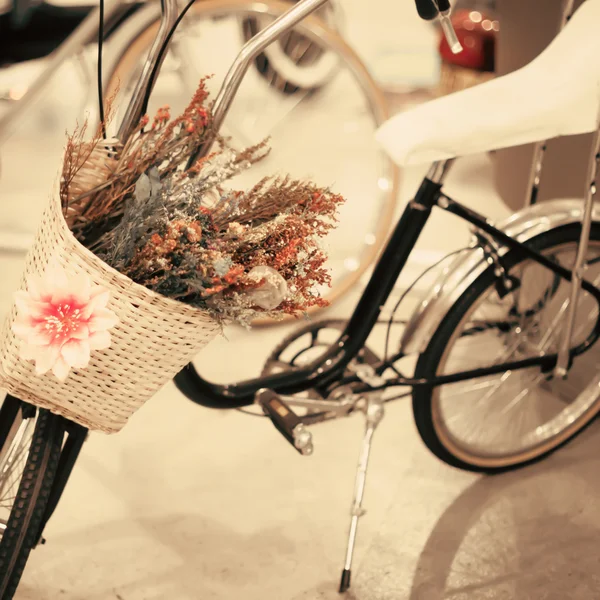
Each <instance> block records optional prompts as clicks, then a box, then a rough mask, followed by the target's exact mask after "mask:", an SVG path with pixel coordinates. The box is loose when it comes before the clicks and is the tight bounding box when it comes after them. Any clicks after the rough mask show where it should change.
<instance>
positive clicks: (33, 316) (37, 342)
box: [12, 264, 119, 381]
mask: <svg viewBox="0 0 600 600" xmlns="http://www.w3.org/2000/svg"><path fill="white" fill-rule="evenodd" d="M109 296H110V293H109V291H108V290H106V289H105V288H103V287H102V286H100V285H97V284H94V283H92V281H91V280H90V278H89V277H88V276H87V275H76V276H73V275H68V274H67V273H66V272H65V270H64V269H62V268H61V267H59V266H58V265H55V264H54V265H51V266H49V267H48V270H47V271H46V273H45V274H44V275H43V277H37V276H32V277H29V278H28V279H27V291H19V292H17V293H16V294H15V304H16V306H17V318H16V319H15V322H14V323H13V326H12V330H13V332H14V333H15V335H16V336H17V337H18V338H20V339H21V352H20V356H21V358H22V359H24V360H33V361H35V371H36V373H37V374H38V375H43V374H44V373H47V372H48V371H50V370H52V372H53V373H54V375H55V376H56V377H57V378H58V379H59V380H60V381H64V380H65V379H66V378H67V376H68V375H69V371H70V370H71V369H72V368H76V369H82V368H84V367H86V366H87V364H88V363H89V361H90V353H91V352H92V350H103V349H105V348H108V347H109V346H110V342H111V339H110V333H109V332H108V330H109V329H111V328H112V327H114V326H115V325H116V324H117V323H118V322H119V319H118V318H117V316H116V315H115V314H114V313H113V312H112V311H111V310H109V309H108V308H106V306H107V304H108V300H109Z"/></svg>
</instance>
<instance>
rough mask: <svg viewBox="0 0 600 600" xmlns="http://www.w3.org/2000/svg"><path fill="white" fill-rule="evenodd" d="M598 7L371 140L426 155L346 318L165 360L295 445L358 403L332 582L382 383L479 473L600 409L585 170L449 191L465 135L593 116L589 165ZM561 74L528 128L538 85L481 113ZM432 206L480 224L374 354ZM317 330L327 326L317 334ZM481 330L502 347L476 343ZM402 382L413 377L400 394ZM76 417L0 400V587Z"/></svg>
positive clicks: (63, 461)
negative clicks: (508, 121) (7, 510)
mask: <svg viewBox="0 0 600 600" xmlns="http://www.w3.org/2000/svg"><path fill="white" fill-rule="evenodd" d="M324 1H325V0H301V2H299V3H298V4H297V5H296V6H295V7H293V8H291V9H290V10H289V11H288V12H287V13H285V14H284V15H283V16H282V17H281V18H280V19H279V20H277V21H275V22H274V23H272V24H271V25H269V26H268V27H266V28H265V29H264V30H263V31H262V32H261V33H260V34H258V35H257V36H256V37H254V38H252V40H251V41H250V42H249V43H248V44H247V45H246V46H245V51H244V52H243V53H242V54H241V55H240V56H238V59H237V60H236V61H235V62H234V65H233V66H232V69H231V71H230V77H229V79H228V85H227V86H225V87H224V88H222V90H221V93H220V94H219V96H218V97H217V100H216V103H215V113H214V114H215V118H219V119H222V117H223V115H224V113H226V112H227V108H228V104H229V103H230V102H231V99H232V97H233V96H234V95H235V90H236V87H237V85H239V81H240V79H241V78H242V76H243V71H244V69H245V68H247V67H248V65H249V64H251V62H252V60H253V57H254V56H255V55H256V54H257V53H259V52H260V51H261V49H263V48H264V47H265V46H266V45H268V44H269V43H270V42H271V41H272V40H273V39H275V38H276V37H277V35H279V34H280V33H281V32H282V31H284V30H286V29H288V28H289V27H292V26H294V25H295V24H296V23H297V22H298V21H299V20H301V19H302V18H304V17H305V16H306V15H307V14H309V13H310V12H311V11H313V10H315V9H316V8H318V7H319V6H321V5H322V4H323V2H324ZM417 6H418V7H419V9H420V10H421V11H422V10H423V9H424V7H425V8H426V9H427V10H430V9H431V10H432V11H433V12H434V13H435V15H434V16H436V15H437V16H441V17H442V18H444V17H445V18H447V13H445V10H447V9H446V8H445V5H444V4H443V2H442V1H440V2H438V3H430V2H429V0H427V1H425V0H417ZM440 10H441V11H443V12H441V13H440ZM598 17H600V0H588V1H587V2H585V3H584V4H583V6H582V7H581V8H579V9H578V10H577V11H576V12H575V13H574V14H573V16H572V17H571V18H570V20H568V24H567V25H566V27H565V28H564V29H563V30H562V31H561V33H560V34H559V35H558V36H557V38H556V39H555V41H554V42H553V43H552V44H551V45H550V46H549V48H548V49H547V50H546V51H544V53H542V54H541V55H540V56H539V57H538V58H537V59H536V60H535V61H533V62H532V63H531V64H530V65H529V66H528V67H525V69H523V70H521V71H520V72H516V73H513V74H511V75H507V76H503V77H500V78H497V79H495V80H493V81H491V82H489V83H486V84H484V85H482V86H479V87H478V88H471V89H468V90H465V91H462V92H459V93H457V94H455V95H453V96H447V97H444V98H441V99H437V100H435V101H432V102H430V103H428V104H425V105H422V106H420V107H418V108H416V109H413V110H411V111H409V112H407V113H404V114H402V115H399V116H397V117H395V118H394V119H392V120H390V121H389V122H388V123H387V124H386V125H385V126H384V127H383V128H381V129H380V131H379V133H378V137H379V140H380V142H381V143H382V144H383V145H384V146H385V147H386V148H387V150H388V151H389V152H390V154H392V155H393V156H394V158H395V160H396V161H397V162H399V163H402V164H416V163H419V162H431V161H435V162H434V163H433V166H432V167H431V169H430V171H429V172H428V174H427V176H426V177H425V178H424V180H423V182H422V184H421V186H420V188H419V190H418V192H417V193H416V195H415V198H414V200H413V201H412V202H411V203H410V204H409V205H408V206H407V207H406V209H405V210H404V212H403V214H402V216H401V218H400V220H399V221H398V223H397V225H396V227H395V230H394V232H393V233H392V235H391V237H390V239H389V241H388V243H387V245H386V248H385V250H384V251H383V254H382V256H381V258H380V260H379V261H378V263H377V266H376V267H375V270H374V272H373V275H372V277H371V279H370V281H369V283H368V284H367V286H366V288H365V290H364V292H363V294H362V296H361V298H360V300H359V302H358V304H357V306H356V308H355V310H354V313H353V314H352V316H351V318H350V319H349V320H348V321H347V322H345V321H335V320H333V321H332V320H326V321H322V322H315V323H311V324H308V325H306V326H304V327H302V328H300V329H299V330H297V331H296V332H295V333H293V334H292V335H291V336H289V337H288V338H287V339H285V340H283V342H282V343H281V344H280V345H279V346H278V347H277V348H275V350H274V351H273V353H272V354H271V356H270V358H269V359H268V360H267V362H266V365H265V369H264V371H263V374H262V375H261V377H259V378H257V379H253V380H248V381H243V382H239V383H236V384H232V385H226V386H223V385H216V384H213V383H210V382H209V381H207V380H205V379H203V378H202V377H201V376H200V375H199V374H198V372H197V371H196V369H195V368H194V366H193V365H191V364H190V365H188V367H187V368H185V369H184V370H183V371H181V372H180V373H179V374H178V375H177V376H176V377H175V383H176V385H177V387H178V389H179V390H180V391H181V392H182V393H183V394H184V395H185V396H187V397H188V398H189V399H190V400H192V401H193V402H196V403H198V404H200V405H202V406H207V407H211V408H218V409H231V408H241V407H245V406H251V405H254V404H256V405H258V406H259V407H260V408H261V409H262V410H263V411H264V413H265V414H266V415H267V416H268V417H269V418H270V419H271V421H272V422H273V424H274V426H275V427H276V428H277V429H278V431H279V432H280V433H281V434H282V436H283V437H284V438H285V439H286V440H287V441H288V442H289V443H290V444H291V445H292V447H294V448H295V450H296V451H298V452H299V453H301V454H303V455H310V454H311V453H312V452H313V443H312V435H311V433H310V432H309V431H308V429H307V427H308V426H309V425H313V424H316V423H319V422H323V421H326V420H330V419H337V418H340V417H342V416H348V415H351V414H354V413H357V412H362V413H364V414H365V416H366V431H365V436H364V438H363V441H362V446H361V453H360V460H359V465H358V469H357V475H356V487H355V495H354V500H353V504H352V518H351V524H350V532H349V539H348V547H347V554H346V559H345V562H344V568H343V571H342V578H341V582H340V591H341V592H343V591H345V590H347V589H348V588H349V586H350V579H351V567H352V557H353V551H354V546H355V542H356V535H357V527H358V520H359V518H360V516H361V514H362V503H363V495H364V491H365V483H366V475H367V468H368V460H369V455H370V452H371V447H372V441H373V436H374V433H375V431H376V429H377V426H378V425H379V423H380V422H381V420H382V418H383V416H384V407H385V404H386V403H387V402H391V401H393V400H396V399H398V397H399V396H395V397H386V391H387V390H392V389H394V388H410V389H411V390H412V397H413V400H412V403H413V413H414V418H415V423H416V426H417V429H418V431H419V434H420V436H421V438H422V439H423V441H424V443H425V444H426V445H427V447H428V448H429V449H430V450H431V451H432V452H433V453H434V454H435V455H436V456H437V457H438V458H439V459H441V460H442V461H444V462H445V463H447V464H448V465H450V466H453V467H457V468H460V469H465V470H469V471H475V472H483V473H500V472H503V471H508V470H511V469H516V468H519V467H522V466H525V465H527V464H530V463H532V462H534V461H537V460H540V459H542V458H543V457H545V456H547V455H548V454H550V453H551V452H553V451H554V450H556V449H558V448H559V447H561V446H562V445H563V444H565V443H567V442H568V441H569V440H571V439H572V438H574V437H575V436H576V435H577V434H579V433H580V432H581V431H582V430H583V429H584V428H585V427H586V426H587V425H589V424H590V423H591V422H592V420H593V418H594V417H595V416H596V415H597V414H598V412H599V411H600V401H599V397H600V373H599V372H598V369H597V366H596V365H597V358H596V357H595V355H594V354H593V353H592V352H590V351H591V350H592V349H594V348H598V346H597V344H596V342H597V340H598V337H599V336H600V310H599V307H600V288H599V287H598V283H599V282H600V273H598V272H597V271H598V270H599V269H600V266H599V265H600V213H599V212H598V210H597V209H596V207H594V204H593V199H594V194H595V191H596V190H595V185H594V184H593V183H591V184H590V185H589V186H588V187H587V192H586V194H585V197H584V199H583V202H582V201H580V200H568V199H567V200H556V201H552V202H547V203H543V204H533V205H531V206H529V207H528V208H526V209H524V210H523V211H521V212H519V213H517V214H516V215H514V216H512V217H510V218H509V219H507V220H506V221H505V222H503V223H499V224H498V225H493V224H492V223H490V222H489V221H488V220H487V219H486V218H485V217H484V216H482V215H480V214H478V213H476V212H474V211H472V210H470V209H467V208H466V207H464V206H463V205H461V204H460V203H459V202H457V201H455V200H454V199H452V198H451V197H449V196H448V195H447V194H446V193H445V192H444V191H443V183H444V180H445V178H446V176H447V174H448V172H449V170H450V168H451V166H452V163H453V160H454V158H455V157H456V156H458V155H459V154H460V150H461V149H467V150H468V151H469V152H483V151H487V150H491V149H493V148H498V147H502V146H508V145H511V144H512V143H517V142H518V143H523V142H525V141H527V142H532V141H538V142H541V140H543V139H545V138H546V137H551V136H552V135H570V134H575V133H582V132H584V131H587V132H593V131H595V132H596V136H595V142H594V151H593V153H592V155H591V157H590V162H589V169H588V171H589V172H588V181H589V182H593V181H594V180H595V175H596V172H597V164H598V161H599V160H600V133H598V125H599V123H598V104H599V103H598V100H599V99H598V97H597V91H598V89H600V69H597V73H595V74H593V76H592V77H591V78H590V79H589V80H586V79H584V78H582V77H581V71H582V70H583V69H586V71H587V70H588V69H589V67H590V65H591V64H596V65H597V64H598V56H600V54H599V52H598V51H599V50H600V47H599V46H600V39H599V38H598V37H597V36H596V35H595V31H594V24H595V23H596V22H597V19H598ZM566 20H567V19H565V21H566ZM448 35H451V31H450V32H448ZM575 40H576V41H577V42H578V43H577V44H574V43H573V42H574V41H575ZM565 48H568V49H569V52H568V53H565V52H564V49H565ZM574 48H576V50H577V51H576V52H575V51H573V49H574ZM151 58H156V57H151ZM593 61H596V62H595V63H594V62H593ZM548 73H550V74H551V76H548V75H547V74H548ZM544 74H546V76H544ZM588 74H589V71H588ZM532 78H533V79H532ZM570 78H573V81H574V82H576V83H577V86H572V87H569V88H568V89H569V90H570V93H571V94H572V95H567V96H557V95H555V96H553V97H552V100H553V102H552V103H549V104H548V105H547V112H546V113H544V114H543V115H541V116H539V114H538V118H539V121H538V124H539V126H538V127H537V128H533V129H532V128H531V123H532V121H534V119H535V117H536V114H537V110H538V104H537V103H536V102H535V100H532V99H529V100H528V101H527V102H526V101H523V102H520V103H519V104H516V105H514V106H516V109H515V112H514V113H513V114H512V115H511V116H512V130H511V132H510V134H509V135H508V134H507V133H506V132H505V131H504V130H503V128H502V127H500V125H501V124H502V123H501V122H500V119H499V120H498V121H495V122H494V121H493V120H492V121H490V119H489V111H487V112H486V113H485V114H484V115H482V113H478V112H477V108H478V107H479V106H481V103H482V102H483V103H484V104H485V105H486V107H487V108H490V106H491V107H494V106H502V102H503V100H504V98H505V97H506V96H510V95H512V94H514V93H517V92H518V93H523V92H528V91H529V90H530V89H535V90H537V91H539V87H540V85H542V82H543V83H544V84H545V85H552V84H553V83H554V82H555V81H557V80H560V82H559V83H560V84H562V85H566V84H567V83H572V82H573V81H571V82H570V81H569V79H570ZM527 82H529V83H527ZM523 85H525V86H526V87H525V89H524V90H523V88H522V86H523ZM527 85H528V86H530V87H527ZM524 98H526V97H525V96H524ZM534 98H535V96H534ZM494 102H496V105H494ZM574 104H577V106H578V107H579V110H578V112H577V113H576V114H575V115H574V116H573V114H572V111H571V110H569V109H570V108H571V107H572V106H573V105H574ZM457 107H461V108H462V110H464V111H465V112H467V114H470V115H471V116H472V121H471V128H469V129H467V130H465V128H464V121H459V123H460V126H457V122H456V121H454V120H449V119H448V118H447V117H448V116H450V115H451V114H452V113H449V112H448V111H449V110H451V109H452V110H453V111H454V110H456V109H457ZM133 121H135V119H133ZM432 124H434V125H435V127H432ZM486 126H487V127H488V130H487V133H488V134H489V135H486V136H479V137H477V138H476V139H474V138H473V133H476V132H480V131H481V130H482V129H484V128H485V127H486ZM423 129H424V131H423ZM400 131H402V132H403V133H404V135H403V137H400V136H399V135H398V134H399V132H400ZM202 150H203V149H202V148H200V149H199V151H198V152H201V151H202ZM204 150H206V149H204ZM542 156H543V153H541V154H540V156H539V158H540V159H541V157H542ZM540 169H541V162H539V163H538V164H536V165H534V172H535V173H536V175H538V176H539V172H540ZM434 207H437V208H440V209H442V210H444V211H446V212H449V213H450V214H452V215H455V216H457V217H459V218H460V219H462V220H464V221H466V222H468V223H470V224H471V225H472V226H473V227H474V238H473V242H472V244H471V245H470V246H468V247H467V248H464V249H461V250H458V251H456V252H455V253H453V260H452V262H451V264H450V265H449V266H447V267H446V268H445V269H443V270H442V271H441V272H440V274H439V277H438V279H437V281H436V282H435V284H434V285H433V286H432V288H431V290H430V291H429V292H428V293H427V294H426V295H425V296H424V299H423V301H422V303H421V304H420V306H419V307H418V308H417V310H416V311H415V313H414V314H413V315H412V317H411V318H410V320H409V321H408V323H407V324H406V328H405V330H404V333H403V336H402V338H401V340H400V344H399V348H398V350H396V351H394V352H390V351H389V343H388V342H389V335H388V340H387V341H386V347H385V349H384V352H383V355H382V356H378V355H377V354H376V353H375V352H374V351H373V350H372V349H370V348H369V347H368V346H366V345H365V342H366V341H367V337H368V336H369V334H370V333H371V331H372V329H373V327H374V326H375V324H376V323H377V322H378V320H379V319H380V315H381V311H382V307H383V305H384V304H385V301H386V300H387V299H388V297H389V295H390V293H391V291H392V289H393V288H394V285H395V283H396V280H397V278H398V276H399V274H400V272H401V271H402V269H403V267H404V266H405V265H406V262H407V260H408V258H409V255H410V252H411V250H412V248H413V247H414V245H415V242H416V241H417V239H418V237H419V234H420V233H421V231H422V230H423V227H424V226H425V224H426V222H427V220H428V218H429V217H430V214H431V212H432V209H433V208H434ZM447 258H450V257H447ZM435 266H439V265H433V267H435ZM433 267H432V268H433ZM407 291H408V290H407ZM404 295H406V292H405V294H404ZM402 298H403V297H401V298H400V301H401V300H402ZM397 306H398V305H397ZM397 306H396V307H395V308H397ZM394 312H395V310H394V311H392V319H390V323H391V322H392V320H393V313H394ZM388 332H389V329H388ZM327 335H329V336H330V338H331V340H332V341H327V337H326V336H327ZM482 343H483V344H485V346H483V349H482V347H481V346H480V344H482ZM488 346H489V347H490V350H491V352H496V353H499V356H497V357H495V356H494V355H492V354H491V352H490V351H484V350H485V349H486V348H487V347H488ZM474 349H476V352H475V351H474ZM415 357H416V365H415V366H414V373H413V375H412V376H407V375H405V368H406V367H403V366H402V365H403V363H408V364H409V366H410V364H412V363H413V361H414V358H415ZM463 383H464V384H466V387H465V388H463V387H461V384H463ZM406 395H410V393H409V394H401V397H404V396H406ZM474 398H475V399H474ZM65 434H66V441H64V442H63V438H64V437H65ZM86 434H87V430H86V429H85V428H83V427H81V426H78V425H75V424H73V423H69V422H68V421H66V420H64V419H63V418H61V417H58V416H56V415H53V414H51V413H49V412H48V411H45V410H37V409H36V408H35V407H33V406H30V405H28V404H27V403H25V402H22V401H21V400H19V399H17V398H15V397H12V396H8V397H7V398H6V400H5V401H4V403H3V405H2V408H1V409H0V440H2V441H3V444H2V451H3V455H2V459H3V460H4V461H5V462H4V463H3V469H2V473H3V474H7V473H9V474H11V473H12V474H14V472H16V473H17V474H19V469H20V465H22V463H23V458H24V455H25V451H26V450H27V449H28V448H31V450H30V452H29V456H28V457H27V458H26V460H25V464H24V467H23V474H22V477H21V479H22V483H21V485H20V489H19V491H18V493H17V495H16V498H15V499H14V503H13V504H14V506H13V508H12V511H11V515H10V518H9V520H8V521H7V522H6V526H5V529H4V534H3V536H2V539H1V541H0V564H1V565H3V571H0V589H1V590H2V594H3V595H2V597H3V598H10V597H11V595H12V593H14V590H15V589H16V586H17V584H18V581H19V578H20V576H21V573H22V570H23V568H24V565H25V562H26V560H27V557H28V554H29V551H30V549H31V547H33V546H34V545H35V543H36V542H37V541H39V540H40V538H41V535H42V533H43V530H44V526H45V524H46V522H47V521H48V518H49V517H50V515H51V514H52V512H53V511H54V509H55V508H56V505H57V503H58V500H59V499H60V496H61V493H62V491H63V489H64V486H65V485H66V482H67V480H68V477H69V474H70V472H71V470H72V468H73V466H74V464H75V462H76V459H77V456H78V453H79V451H80V449H81V447H82V444H83V441H84V439H85V437H86ZM7 456H8V458H9V460H8V461H7V460H6V458H7ZM11 456H12V459H11ZM13 467H14V468H13ZM7 468H8V471H7ZM7 480H8V481H11V479H10V478H8V477H5V478H4V480H3V482H6V481H7ZM7 565H8V568H7Z"/></svg>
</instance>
